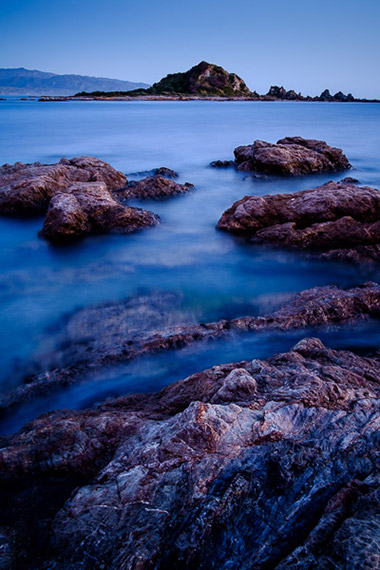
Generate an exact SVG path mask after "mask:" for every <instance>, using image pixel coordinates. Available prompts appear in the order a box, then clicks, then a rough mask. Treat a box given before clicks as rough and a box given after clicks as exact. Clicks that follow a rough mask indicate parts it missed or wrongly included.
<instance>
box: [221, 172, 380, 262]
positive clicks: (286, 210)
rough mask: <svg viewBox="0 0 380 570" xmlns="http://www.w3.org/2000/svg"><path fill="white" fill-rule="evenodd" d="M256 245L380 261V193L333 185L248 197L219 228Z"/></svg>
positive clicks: (328, 256) (342, 257)
mask: <svg viewBox="0 0 380 570" xmlns="http://www.w3.org/2000/svg"><path fill="white" fill-rule="evenodd" d="M218 228H219V229H221V230H224V231H228V232H233V233H236V234H243V235H247V236H250V237H251V238H252V239H254V240H255V241H256V242H259V243H270V244H275V245H281V246H286V247H292V248H297V249H301V250H314V251H316V252H318V253H319V254H322V255H323V257H325V258H326V257H327V258H339V259H347V260H355V261H368V260H379V259H380V192H379V191H378V190H377V189H376V188H370V187H368V186H356V185H355V184H353V183H351V182H344V183H339V182H328V183H327V184H324V185H323V186H319V187H318V188H314V189H312V190H302V191H301V192H295V193H293V194H275V195H267V196H245V197H244V198H243V199H242V200H239V201H238V202H235V204H233V205H232V206H231V208H229V209H228V210H226V211H225V212H224V213H223V215H222V217H221V218H220V220H219V222H218Z"/></svg>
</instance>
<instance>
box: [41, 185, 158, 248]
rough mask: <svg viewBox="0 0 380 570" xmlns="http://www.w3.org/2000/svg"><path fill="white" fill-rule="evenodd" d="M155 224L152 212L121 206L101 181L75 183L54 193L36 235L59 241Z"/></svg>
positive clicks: (130, 230)
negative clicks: (38, 233) (41, 226)
mask: <svg viewBox="0 0 380 570" xmlns="http://www.w3.org/2000/svg"><path fill="white" fill-rule="evenodd" d="M158 223H159V218H158V217H157V216H155V215H154V214H152V212H149V211H147V210H141V209H139V208H127V207H124V206H122V205H121V204H120V203H119V202H117V201H116V200H115V199H114V198H113V197H112V195H111V193H110V192H109V191H108V190H107V187H106V185H105V183H104V182H79V183H77V184H73V185H72V186H69V187H68V188H66V189H65V191H64V192H57V193H56V194H54V196H53V197H52V199H51V200H50V204H49V209H48V211H47V214H46V218H45V222H44V226H43V228H42V230H41V232H40V235H41V236H42V237H44V238H45V239H48V240H50V241H55V242H62V241H68V240H72V239H77V238H80V237H83V236H86V235H90V234H98V233H110V232H112V233H130V232H135V231H138V230H140V229H142V228H144V227H149V226H154V225H157V224H158Z"/></svg>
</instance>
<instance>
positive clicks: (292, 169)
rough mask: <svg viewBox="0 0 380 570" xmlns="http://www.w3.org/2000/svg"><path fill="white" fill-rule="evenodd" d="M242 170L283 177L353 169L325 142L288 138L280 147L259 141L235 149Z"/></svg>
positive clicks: (281, 141) (238, 164) (342, 155)
mask: <svg viewBox="0 0 380 570" xmlns="http://www.w3.org/2000/svg"><path fill="white" fill-rule="evenodd" d="M234 154H235V163H236V166H237V169H238V170H246V171H256V172H262V173H264V174H276V175H281V176H299V175H302V174H316V173H318V172H339V171H341V170H347V169H348V168H350V167H351V165H350V163H349V161H348V159H347V157H346V156H345V155H344V154H343V152H342V150H341V149H339V148H335V147H332V146H329V145H328V144H327V143H326V142H324V141H319V140H313V139H304V138H302V137H286V138H284V139H281V140H279V141H278V142H277V143H276V144H271V143H268V142H265V141H259V140H257V141H255V142H254V143H253V144H251V145H246V146H239V147H237V148H235V150H234Z"/></svg>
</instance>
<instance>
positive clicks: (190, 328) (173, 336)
mask: <svg viewBox="0 0 380 570" xmlns="http://www.w3.org/2000/svg"><path fill="white" fill-rule="evenodd" d="M379 317H380V285H378V284H376V283H371V282H369V283H365V284H364V285H362V286H360V287H356V288H353V289H348V290H344V289H340V288H338V287H335V286H326V287H314V288H313V289H308V290H306V291H302V292H301V293H297V294H296V295H294V296H292V297H290V298H289V299H288V300H287V301H286V302H285V303H284V304H283V305H281V306H280V307H279V308H278V309H277V310H276V311H274V312H272V313H270V314H268V315H264V316H259V317H252V316H242V317H239V318H236V319H232V320H230V321H227V320H221V321H217V322H213V323H202V324H199V323H195V322H189V319H188V317H186V315H185V314H183V312H181V310H180V307H179V299H178V298H177V297H176V296H173V295H167V294H162V293H161V294H160V293H156V294H152V295H147V296H141V297H137V298H132V299H128V300H126V301H125V302H124V303H117V304H114V305H106V306H100V307H92V308H87V309H83V310H81V311H78V312H77V313H75V314H73V315H72V316H71V318H70V319H69V320H68V322H67V323H66V325H65V327H64V328H63V330H59V334H58V335H57V337H56V346H57V347H58V348H57V349H56V352H55V353H51V352H50V353H46V352H45V353H44V352H43V351H42V350H41V351H40V352H39V354H38V355H37V360H38V362H36V363H35V365H34V366H33V370H34V374H32V375H30V376H28V378H27V383H25V384H23V385H21V386H19V387H18V388H16V389H14V390H12V391H9V392H7V393H5V394H3V395H2V396H1V397H0V411H1V412H2V413H3V415H4V414H6V413H9V412H10V411H12V413H13V410H14V408H15V407H16V406H18V405H20V404H23V403H25V402H26V401H28V400H31V399H33V398H35V397H37V396H41V395H44V396H45V395H47V394H49V393H51V392H54V391H55V390H57V389H59V388H62V387H64V386H68V385H71V384H77V383H79V382H81V381H83V380H86V379H87V378H88V377H89V376H91V374H93V371H94V369H96V370H97V371H98V372H99V371H100V370H101V369H102V368H103V369H104V368H105V367H107V366H110V365H112V364H116V363H120V362H125V361H129V360H132V359H134V358H138V357H140V356H142V355H145V354H151V353H155V352H158V351H163V350H173V349H178V348H183V347H186V346H188V345H191V344H192V343H195V342H201V341H210V340H216V339H219V338H226V337H228V336H229V335H231V334H233V335H235V334H237V333H251V334H255V333H256V334H257V333H260V332H265V331H266V332H267V331H274V330H278V331H287V330H295V329H301V328H302V329H306V328H309V329H310V328H311V327H321V326H324V327H329V326H336V325H339V324H344V323H348V322H355V321H360V320H364V319H368V318H379ZM57 328H58V327H57ZM49 341H50V342H51V341H52V338H51V337H49ZM41 363H44V367H45V368H43V369H42V370H41Z"/></svg>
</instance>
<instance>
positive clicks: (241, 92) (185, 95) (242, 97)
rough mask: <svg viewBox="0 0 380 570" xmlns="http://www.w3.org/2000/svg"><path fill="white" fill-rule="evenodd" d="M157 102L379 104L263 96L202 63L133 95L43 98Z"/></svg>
mask: <svg viewBox="0 0 380 570" xmlns="http://www.w3.org/2000/svg"><path fill="white" fill-rule="evenodd" d="M70 99H76V100H82V99H84V100H87V99H91V100H120V99H122V100H127V101H128V100H134V99H142V100H154V101H160V100H164V101H168V100H169V101H172V100H174V101H187V100H198V99H201V100H216V101H218V100H222V101H223V100H237V101H330V102H340V103H342V102H378V101H377V100H374V99H372V100H369V99H356V98H355V97H354V96H353V95H352V94H351V93H349V94H348V95H345V94H344V93H342V91H338V92H337V93H335V94H334V95H332V94H331V93H330V91H329V90H328V89H325V90H324V91H322V93H321V94H320V95H319V96H317V97H310V96H309V95H306V96H304V95H302V94H301V93H297V92H296V91H294V90H293V89H291V90H289V91H287V90H286V89H285V88H284V87H279V86H277V85H272V86H271V87H270V89H269V91H268V93H266V94H264V95H260V94H259V93H257V91H250V89H249V88H248V87H247V85H246V83H245V82H244V80H243V79H242V78H241V77H239V76H238V75H236V73H230V72H228V71H226V70H225V69H224V68H223V67H220V66H218V65H215V64H213V63H207V62H206V61H202V62H200V63H199V64H198V65H195V66H194V67H192V68H191V69H189V70H188V71H185V72H180V73H171V74H169V75H167V76H166V77H164V78H162V79H161V80H160V81H159V82H158V83H154V84H153V85H152V86H151V87H148V88H139V89H133V90H130V91H121V90H117V91H100V90H98V91H91V92H87V91H81V92H79V93H77V94H76V95H74V97H42V98H41V100H43V101H46V100H48V101H51V100H58V101H61V100H70Z"/></svg>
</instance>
